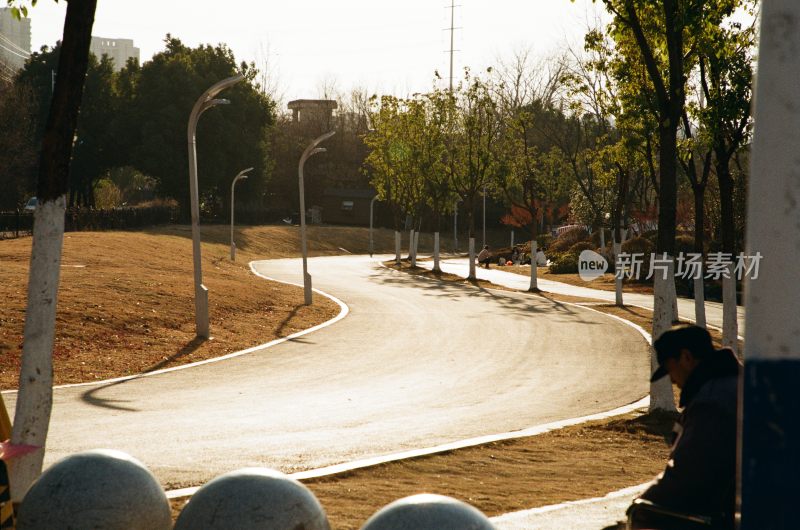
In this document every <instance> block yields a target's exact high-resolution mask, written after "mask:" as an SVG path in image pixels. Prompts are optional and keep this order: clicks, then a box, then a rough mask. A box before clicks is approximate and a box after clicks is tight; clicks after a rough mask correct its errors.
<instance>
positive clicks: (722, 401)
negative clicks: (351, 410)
mask: <svg viewBox="0 0 800 530" xmlns="http://www.w3.org/2000/svg"><path fill="white" fill-rule="evenodd" d="M738 393H739V378H738V377H737V376H735V375H731V376H726V377H717V378H714V379H710V380H708V381H706V383H705V384H704V385H703V386H702V387H700V389H699V390H698V392H697V395H696V396H695V397H694V399H693V400H692V402H691V404H690V405H689V407H687V409H689V408H693V407H694V408H700V407H707V406H710V407H715V408H719V409H721V410H722V411H724V412H726V413H728V414H733V415H735V414H736V408H737V402H738Z"/></svg>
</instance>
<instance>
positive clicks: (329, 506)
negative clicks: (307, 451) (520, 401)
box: [172, 413, 674, 530]
mask: <svg viewBox="0 0 800 530" xmlns="http://www.w3.org/2000/svg"><path fill="white" fill-rule="evenodd" d="M673 420H674V417H672V416H669V415H642V414H641V413H635V414H630V415H627V416H625V417H620V418H615V419H611V420H604V421H595V422H590V423H587V424H584V425H580V426H575V427H568V428H565V429H561V430H558V431H553V432H550V433H546V434H543V435H539V436H533V437H528V438H520V439H516V440H509V441H503V442H496V443H490V444H484V445H480V446H476V447H471V448H466V449H459V450H456V451H450V452H447V453H441V454H437V455H431V456H426V457H421V458H414V459H409V460H402V461H398V462H392V463H389V464H384V465H380V466H375V467H370V468H365V469H360V470H356V471H353V472H349V473H343V474H339V475H334V476H330V477H324V478H319V479H312V480H308V481H304V482H305V484H306V485H307V486H308V487H309V488H310V489H311V490H312V491H313V492H314V494H315V495H316V496H317V498H318V499H319V500H320V502H321V503H322V506H323V507H324V508H325V511H326V513H327V514H328V518H329V520H330V522H331V526H332V528H333V529H334V530H351V529H357V528H360V527H361V525H363V524H364V522H365V521H366V520H367V519H368V518H369V517H370V516H371V515H372V514H373V513H375V512H376V511H378V510H379V509H380V508H382V507H383V506H385V505H387V504H389V503H390V502H392V501H394V500H396V499H399V498H401V497H405V496H408V495H414V494H417V493H438V494H440V495H448V496H451V497H455V498H457V499H461V500H463V501H465V502H468V503H470V504H472V505H473V506H475V507H477V508H478V509H480V510H481V511H483V512H484V513H486V514H487V515H489V516H494V515H499V514H503V513H508V512H512V511H516V510H523V509H528V508H534V507H537V506H545V505H548V504H555V503H560V502H566V501H570V500H577V499H582V498H587V497H596V496H600V495H605V494H606V493H608V492H609V491H614V490H617V489H621V488H624V487H628V486H631V485H634V484H640V483H642V482H646V481H648V480H650V479H652V478H653V477H654V476H655V475H656V474H657V473H658V472H660V471H661V470H663V468H664V464H665V462H666V459H667V455H668V453H669V449H668V447H667V444H666V443H665V436H666V435H667V434H668V433H669V432H670V431H671V428H672V423H673ZM185 500H186V499H176V500H175V501H173V503H172V506H173V516H174V517H177V515H178V513H179V512H180V508H181V506H183V504H184V502H185Z"/></svg>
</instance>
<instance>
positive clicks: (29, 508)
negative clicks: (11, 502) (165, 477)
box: [17, 449, 172, 530]
mask: <svg viewBox="0 0 800 530" xmlns="http://www.w3.org/2000/svg"><path fill="white" fill-rule="evenodd" d="M171 526H172V517H171V515H170V507H169V501H168V500H167V496H166V494H165V493H164V490H163V489H161V486H160V485H159V484H158V481H157V480H156V478H155V477H154V476H153V474H152V473H150V471H148V470H147V468H146V467H144V465H142V463H141V462H139V461H138V460H136V459H135V458H133V457H132V456H130V455H127V454H125V453H123V452H121V451H113V450H108V449H98V450H94V451H86V452H83V453H77V454H74V455H70V456H68V457H66V458H64V459H62V460H60V461H59V462H57V463H55V464H54V465H53V466H52V467H50V468H49V469H48V470H46V471H45V472H44V473H43V474H42V476H41V477H39V479H38V480H37V481H36V482H34V483H33V486H31V489H30V490H28V493H27V494H26V495H25V498H24V499H23V500H22V504H21V505H20V509H19V517H18V519H17V529H18V530H33V529H35V530H49V529H53V530H55V529H63V528H102V529H104V530H139V529H141V530H169V529H170V528H171Z"/></svg>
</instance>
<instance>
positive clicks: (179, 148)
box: [0, 36, 275, 212]
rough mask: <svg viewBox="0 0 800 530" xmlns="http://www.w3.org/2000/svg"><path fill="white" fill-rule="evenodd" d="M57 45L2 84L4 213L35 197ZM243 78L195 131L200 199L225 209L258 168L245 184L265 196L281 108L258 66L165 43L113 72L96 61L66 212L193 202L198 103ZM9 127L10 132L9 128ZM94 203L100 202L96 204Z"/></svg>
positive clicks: (222, 50)
mask: <svg viewBox="0 0 800 530" xmlns="http://www.w3.org/2000/svg"><path fill="white" fill-rule="evenodd" d="M59 53H60V45H56V46H55V47H54V48H52V49H51V48H47V47H45V48H43V49H42V50H41V51H39V52H36V53H34V54H32V56H31V58H30V59H29V60H28V62H27V63H26V65H25V67H24V69H23V70H21V71H20V72H19V73H18V75H17V76H16V78H15V80H14V83H13V84H5V85H3V86H2V87H0V91H1V92H0V123H3V131H4V135H3V138H2V139H0V143H2V144H3V145H2V147H0V186H2V187H3V189H4V193H3V194H2V195H0V197H2V198H1V199H0V209H14V208H16V207H19V206H20V205H21V204H24V201H25V200H26V198H27V197H29V196H31V195H32V194H33V190H35V175H36V174H37V164H38V160H37V156H38V146H39V145H41V140H42V134H43V131H44V128H45V120H46V117H47V113H48V111H49V106H50V100H51V97H52V91H53V85H54V76H55V72H56V70H57V64H58V57H59ZM239 73H240V74H243V75H244V76H245V81H244V82H242V83H239V84H238V85H236V86H234V87H233V88H231V89H230V90H228V91H226V93H225V95H224V96H225V97H226V98H228V99H229V100H230V101H231V104H230V105H225V106H220V107H217V108H214V109H213V110H210V111H208V112H207V113H206V114H205V115H204V116H203V118H202V120H200V123H199V125H198V127H197V143H198V165H199V168H200V171H199V179H200V193H201V197H202V198H201V202H202V204H203V208H204V210H206V211H212V212H213V211H215V210H220V209H222V208H223V207H224V203H225V198H226V197H229V193H230V191H229V190H230V179H231V178H232V176H233V175H235V174H236V173H237V172H238V171H240V170H241V169H243V168H245V167H249V166H253V167H254V168H255V170H254V171H253V177H251V178H250V179H248V181H246V182H245V183H242V184H241V188H242V189H241V190H240V193H241V192H242V191H244V192H245V193H246V194H247V195H248V196H250V197H260V196H262V195H263V194H264V193H265V190H266V186H267V179H268V176H269V168H270V167H271V158H270V156H269V141H270V132H271V128H272V126H273V125H274V123H275V104H274V102H273V101H272V100H271V99H270V97H269V96H268V95H267V94H265V93H264V92H263V91H262V90H261V88H260V86H259V84H258V83H257V82H256V78H257V74H258V71H257V70H256V68H255V67H254V65H252V64H246V63H241V64H237V63H236V61H235V59H234V56H233V54H232V52H231V51H230V50H229V49H228V48H227V47H226V46H224V45H219V46H215V47H212V46H199V47H197V48H189V47H187V46H185V45H184V44H183V43H181V41H180V40H178V39H176V38H172V37H170V36H167V38H166V41H165V49H164V51H162V52H160V53H158V54H156V55H155V56H154V57H153V58H152V60H151V61H148V62H146V63H144V64H143V65H141V66H140V65H139V64H138V63H137V62H136V61H129V62H128V64H126V65H124V67H123V68H122V69H121V70H119V71H116V72H115V71H114V65H113V64H112V61H111V60H110V59H108V58H107V57H106V56H103V57H102V58H100V59H98V58H96V57H94V56H91V57H90V60H89V69H88V73H87V76H86V85H85V92H84V96H83V101H82V104H81V109H80V115H79V119H78V128H77V131H76V134H75V143H74V148H73V155H72V161H71V165H70V177H69V194H68V204H69V206H73V207H77V206H81V207H95V206H103V207H112V206H119V205H121V204H123V203H137V202H141V201H147V200H152V199H153V198H155V197H156V196H158V197H162V198H171V199H174V200H175V201H177V202H178V204H179V205H180V206H181V208H182V209H183V210H185V208H183V207H184V206H186V205H187V204H188V193H189V192H188V162H187V160H188V154H187V121H188V117H189V112H190V111H191V108H192V105H193V104H194V102H195V101H196V99H197V98H198V97H199V96H200V94H202V93H203V91H204V90H205V89H206V88H208V87H209V86H211V85H212V84H213V83H215V82H217V81H219V80H221V79H223V78H226V77H230V76H232V75H235V74H239ZM6 125H8V126H6ZM98 201H100V202H101V203H102V204H99V205H98Z"/></svg>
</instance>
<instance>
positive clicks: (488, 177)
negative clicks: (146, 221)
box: [444, 69, 502, 280]
mask: <svg viewBox="0 0 800 530" xmlns="http://www.w3.org/2000/svg"><path fill="white" fill-rule="evenodd" d="M494 88H495V87H494V82H493V81H492V80H491V79H481V78H480V77H473V76H472V75H471V74H470V71H469V69H466V70H465V75H464V79H463V80H462V81H461V82H460V83H459V85H458V88H457V89H456V90H455V91H454V92H452V93H451V94H450V102H449V104H448V108H447V111H446V112H445V116H446V118H447V120H446V122H445V123H446V126H445V135H444V138H445V142H444V145H445V149H444V156H445V158H444V161H445V162H444V167H445V171H446V172H447V175H448V178H449V180H450V186H451V187H452V189H453V191H454V192H455V193H456V194H457V195H458V196H459V198H460V199H461V201H462V202H463V204H464V208H465V210H466V213H467V226H468V228H469V237H470V240H471V241H472V243H473V245H470V251H471V252H470V271H469V279H471V280H474V279H475V256H474V238H475V208H476V206H477V203H478V198H479V197H480V196H481V195H482V194H483V193H486V192H491V191H492V190H493V189H494V187H495V181H496V179H497V176H498V175H499V172H500V171H501V169H502V168H501V165H500V164H498V159H499V158H501V157H500V156H499V155H498V150H499V149H501V142H500V138H501V132H502V131H501V129H502V118H501V115H500V112H499V108H498V102H497V100H496V99H495V97H494Z"/></svg>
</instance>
